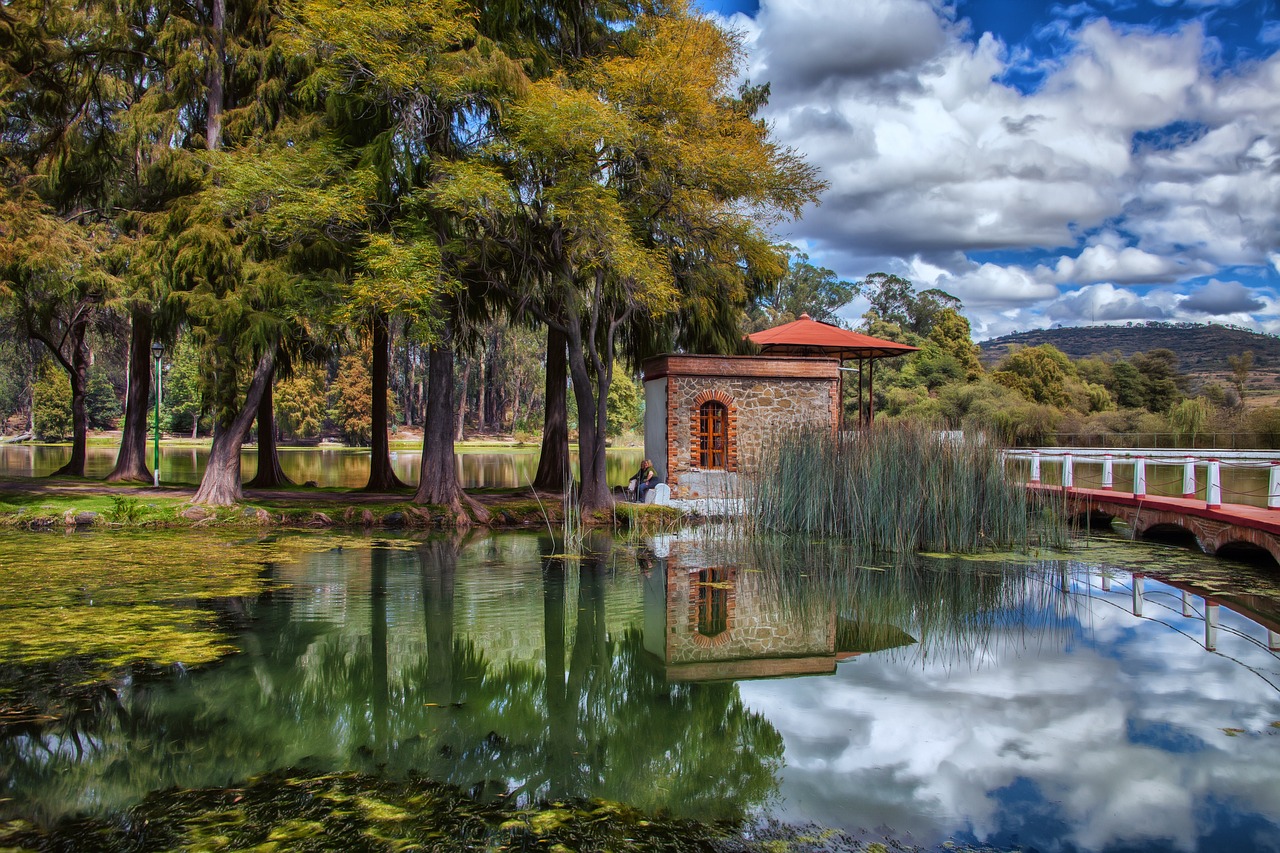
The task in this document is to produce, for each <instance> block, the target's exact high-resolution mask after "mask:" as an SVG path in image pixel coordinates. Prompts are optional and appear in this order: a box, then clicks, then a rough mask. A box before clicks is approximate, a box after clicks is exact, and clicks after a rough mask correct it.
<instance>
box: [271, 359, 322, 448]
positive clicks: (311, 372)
mask: <svg viewBox="0 0 1280 853" xmlns="http://www.w3.org/2000/svg"><path fill="white" fill-rule="evenodd" d="M326 396H327V391H326V388H325V375H324V370H323V368H321V367H319V366H317V365H304V366H303V367H301V368H300V369H298V370H297V371H296V372H295V373H294V375H293V376H291V377H290V378H289V379H286V380H284V381H283V382H281V383H280V384H279V385H278V386H277V387H276V395H275V397H276V425H277V426H278V427H279V429H280V434H281V435H282V436H284V437H286V438H293V439H297V438H303V439H308V438H316V437H318V436H319V435H320V430H321V429H323V428H324V422H325V398H326Z"/></svg>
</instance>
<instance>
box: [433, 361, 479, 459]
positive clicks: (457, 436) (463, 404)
mask: <svg viewBox="0 0 1280 853" xmlns="http://www.w3.org/2000/svg"><path fill="white" fill-rule="evenodd" d="M450 352H451V353H452V351H450ZM459 384H460V385H461V387H460V388H459V389H458V398H457V399H458V424H457V426H456V427H455V429H454V432H453V440H454V441H462V438H463V426H464V425H465V422H466V418H467V386H468V385H469V384H471V361H470V359H468V360H467V363H466V365H465V366H463V368H462V382H461V383H459ZM427 393H428V394H430V393H431V392H430V391H428V392H427Z"/></svg>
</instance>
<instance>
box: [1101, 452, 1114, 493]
mask: <svg viewBox="0 0 1280 853" xmlns="http://www.w3.org/2000/svg"><path fill="white" fill-rule="evenodd" d="M1113 462H1114V460H1112V458H1111V454H1110V453H1108V454H1106V455H1105V456H1103V457H1102V488H1104V489H1106V490H1107V491H1110V490H1111V489H1114V488H1115V486H1116V477H1115V468H1114V467H1113Z"/></svg>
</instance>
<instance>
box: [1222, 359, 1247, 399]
mask: <svg viewBox="0 0 1280 853" xmlns="http://www.w3.org/2000/svg"><path fill="white" fill-rule="evenodd" d="M1227 364H1228V365H1230V367H1231V377H1232V379H1233V380H1234V381H1235V386H1236V393H1237V394H1238V395H1240V401H1241V402H1242V403H1243V402H1244V386H1245V383H1247V382H1248V381H1249V372H1250V371H1251V370H1252V369H1253V350H1245V351H1244V352H1242V353H1240V354H1239V355H1229V356H1227Z"/></svg>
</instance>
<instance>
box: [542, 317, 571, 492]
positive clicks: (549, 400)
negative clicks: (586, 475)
mask: <svg viewBox="0 0 1280 853" xmlns="http://www.w3.org/2000/svg"><path fill="white" fill-rule="evenodd" d="M568 380H569V364H568V360H567V357H566V343H565V336H564V333H563V332H561V331H559V330H557V329H552V328H551V327H547V379H546V391H545V399H546V411H545V412H544V413H543V417H542V452H541V453H540V454H539V455H538V473H537V474H536V475H535V476H534V478H533V487H534V488H535V489H546V490H548V491H556V492H558V491H563V490H564V486H565V479H566V474H567V473H568V471H569V406H568V402H569V393H568Z"/></svg>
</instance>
